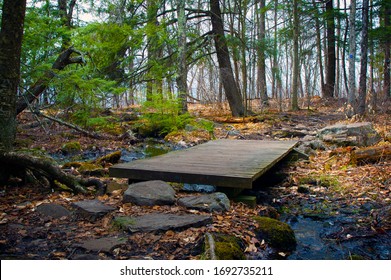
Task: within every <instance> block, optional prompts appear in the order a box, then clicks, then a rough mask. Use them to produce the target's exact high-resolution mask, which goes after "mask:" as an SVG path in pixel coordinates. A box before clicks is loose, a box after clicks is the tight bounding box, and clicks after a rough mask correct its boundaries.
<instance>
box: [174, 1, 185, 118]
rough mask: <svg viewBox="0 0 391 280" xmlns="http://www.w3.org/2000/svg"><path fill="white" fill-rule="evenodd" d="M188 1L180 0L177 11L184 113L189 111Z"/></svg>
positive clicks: (180, 84) (180, 94)
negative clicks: (186, 8)
mask: <svg viewBox="0 0 391 280" xmlns="http://www.w3.org/2000/svg"><path fill="white" fill-rule="evenodd" d="M185 7H186V1H185V0H178V2H177V12H178V49H179V54H178V56H179V58H178V76H177V80H176V81H177V86H178V97H179V99H180V101H181V112H182V114H184V113H186V112H187V61H186V53H187V49H186V13H185V12H186V11H185Z"/></svg>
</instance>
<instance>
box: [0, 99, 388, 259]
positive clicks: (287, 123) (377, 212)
mask: <svg viewBox="0 0 391 280" xmlns="http://www.w3.org/2000/svg"><path fill="white" fill-rule="evenodd" d="M312 106H313V107H315V108H317V109H316V110H301V111H299V112H284V113H280V112H278V111H277V110H275V111H273V110H270V109H269V110H267V111H266V110H265V111H263V112H262V111H261V110H258V111H259V112H258V111H256V115H255V116H252V117H248V118H232V117H230V116H229V114H227V111H226V110H222V109H219V108H217V106H206V105H192V106H191V107H190V111H191V114H192V115H193V116H196V117H197V118H205V119H208V120H210V121H213V122H214V123H215V127H214V137H215V138H217V139H219V138H231V139H259V140H263V139H267V140H286V139H288V138H289V139H297V140H302V139H303V138H304V137H305V136H306V135H301V134H297V135H295V134H292V133H290V134H289V133H288V134H287V133H286V132H287V131H288V132H291V131H292V129H293V128H295V129H297V128H303V129H306V131H308V132H310V133H311V134H312V135H314V133H315V132H316V131H317V130H319V129H321V128H323V127H325V126H327V125H331V124H334V123H337V122H345V123H349V122H350V123H351V122H353V121H352V120H349V121H348V120H346V118H345V116H344V114H343V110H342V109H341V107H340V106H339V104H332V105H330V104H325V103H322V100H320V99H319V100H315V101H314V104H312ZM132 110H133V109H132V108H129V109H127V110H121V112H114V113H115V114H123V113H127V112H131V111H132ZM356 121H357V120H356ZM363 121H369V122H371V123H372V124H373V125H374V127H375V129H376V130H377V131H378V132H379V134H380V135H381V136H382V138H383V140H382V142H381V145H389V144H390V141H391V137H390V135H391V118H390V112H384V113H379V114H377V115H376V116H368V117H366V118H364V119H363ZM33 122H34V118H33V117H32V116H31V115H30V114H29V113H25V114H22V115H21V116H20V118H19V128H18V135H17V144H18V146H19V148H23V149H29V150H32V149H39V150H41V151H44V152H45V153H47V154H49V155H51V156H52V157H53V158H55V159H56V160H58V161H60V162H59V164H63V163H64V162H66V161H71V160H74V158H72V157H67V156H64V155H63V153H62V147H63V145H64V143H67V142H70V141H77V142H79V143H80V145H81V151H79V152H78V153H77V155H76V156H77V159H78V160H86V159H91V158H94V157H97V156H101V155H105V154H107V153H110V152H114V151H117V150H121V151H130V152H129V153H130V154H133V153H138V152H140V151H141V153H142V152H143V151H145V150H143V149H144V148H145V147H146V145H147V144H146V143H147V142H146V141H147V140H144V139H139V140H138V141H134V139H132V140H129V139H126V138H125V139H122V140H113V139H107V140H97V139H92V138H89V137H85V136H81V135H80V134H79V133H77V132H75V131H73V130H72V129H68V128H66V127H64V126H61V125H59V124H57V123H51V122H50V123H44V124H42V125H38V126H29V125H27V124H30V123H33ZM125 126H126V124H125ZM209 139H210V135H209V134H208V133H206V134H205V133H194V132H184V133H183V134H181V133H178V134H173V135H171V137H169V138H166V139H165V141H164V140H162V139H159V140H158V142H157V143H159V144H162V143H163V144H165V143H167V145H168V146H170V145H171V146H175V145H182V146H191V145H196V144H199V143H202V142H205V141H207V140H209ZM148 141H150V139H149V140H148ZM148 143H149V142H148ZM148 145H149V144H148ZM351 150H352V148H351V147H335V146H327V147H326V148H322V149H319V150H316V151H314V152H313V153H312V154H311V155H310V157H309V159H308V160H300V161H297V162H295V163H293V164H288V165H284V166H281V170H282V171H281V172H282V173H283V174H284V175H285V176H284V178H283V179H282V180H281V181H278V182H273V183H272V184H271V185H269V186H264V187H263V188H259V189H256V190H254V192H253V194H254V195H256V196H257V197H258V205H257V206H256V207H255V208H250V207H248V206H246V205H244V204H242V203H235V202H231V209H230V210H229V211H227V212H224V213H213V214H212V217H213V223H212V224H211V225H208V226H203V227H200V228H189V229H186V230H182V231H173V230H169V231H162V232H151V233H134V234H129V233H125V232H123V231H122V230H118V229H117V228H115V227H113V224H112V219H113V215H114V214H118V213H120V214H126V215H129V216H138V215H141V214H147V213H194V212H195V210H188V209H185V208H183V207H181V206H177V205H174V206H136V205H133V204H123V203H122V194H123V191H124V188H126V185H127V182H126V180H124V179H117V178H109V177H107V169H108V167H109V166H110V165H107V166H105V171H106V175H105V176H104V177H101V178H100V179H101V180H103V181H105V182H106V183H107V184H118V185H122V186H124V187H123V188H119V189H117V190H114V191H112V192H110V193H106V194H104V195H102V196H99V197H95V196H94V195H92V194H88V195H84V194H77V195H75V194H72V193H69V192H65V191H59V190H53V189H52V188H50V187H47V186H40V185H37V184H32V183H23V182H22V181H20V180H18V179H17V178H15V179H14V180H13V181H12V182H10V183H9V184H7V185H6V186H0V188H1V189H0V191H1V193H0V258H1V259H199V258H200V255H201V251H202V241H203V238H204V236H205V233H207V232H212V233H213V232H214V233H226V234H230V235H235V236H237V237H239V238H240V240H241V244H242V245H243V249H244V251H245V252H246V256H247V258H253V259H264V258H295V259H349V258H354V257H357V258H363V259H391V249H390V248H391V247H390V246H391V243H390V240H391V238H390V233H391V232H390V230H391V210H390V209H389V206H390V205H391V179H390V174H391V160H390V159H388V160H387V159H385V160H378V161H376V162H373V163H368V164H363V165H355V164H351V162H350V153H351ZM72 172H74V173H77V170H72ZM175 188H176V189H177V190H178V192H177V197H178V198H179V197H183V196H186V195H188V193H186V192H182V191H180V188H179V187H178V186H175ZM94 198H97V199H99V200H100V201H102V202H104V203H105V204H106V205H109V206H113V207H115V209H116V210H115V211H114V213H111V214H108V215H106V216H105V217H103V218H102V219H99V220H97V221H83V220H78V219H75V218H74V217H72V216H64V217H62V218H59V219H54V218H50V217H48V216H43V215H41V214H40V213H38V212H37V211H36V209H37V207H38V206H39V205H41V204H44V203H54V202H55V203H56V204H59V205H62V206H64V207H65V208H67V209H72V203H73V202H76V201H81V200H84V199H94ZM273 208H275V209H276V210H277V212H278V213H279V218H280V219H281V220H283V221H285V222H287V223H288V224H290V225H291V227H292V228H293V229H294V230H295V234H296V238H297V239H298V249H297V252H296V253H295V252H293V253H292V254H290V255H287V254H286V253H284V252H274V253H273V254H267V253H265V252H267V249H268V244H266V243H265V242H264V241H262V240H257V238H256V235H255V233H254V228H255V227H256V225H255V222H254V220H253V219H252V217H253V216H256V215H259V213H260V212H262V213H265V212H267V211H270V209H273ZM196 212H197V211H196ZM309 229H311V230H312V231H311V232H310V234H311V236H309V235H308V234H307V235H306V233H305V232H308V230H309ZM316 229H318V231H314V230H316ZM113 236H115V237H116V238H117V239H118V240H121V242H119V243H118V244H116V245H115V246H111V247H110V246H109V247H110V248H109V249H99V250H88V248H86V246H85V245H83V246H81V245H80V244H85V241H86V240H91V239H100V238H104V237H113ZM107 242H109V243H110V242H112V240H109V241H107ZM306 242H307V244H306ZM87 247H88V246H87Z"/></svg>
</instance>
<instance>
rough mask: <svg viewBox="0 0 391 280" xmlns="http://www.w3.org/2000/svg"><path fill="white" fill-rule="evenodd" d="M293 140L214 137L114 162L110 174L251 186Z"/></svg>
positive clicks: (230, 185)
mask: <svg viewBox="0 0 391 280" xmlns="http://www.w3.org/2000/svg"><path fill="white" fill-rule="evenodd" d="M296 144H297V142H296V141H259V140H225V139H224V140H216V141H210V142H208V143H205V144H201V145H198V146H195V147H192V148H189V149H185V150H180V151H173V152H169V153H167V154H164V155H160V156H156V157H152V158H146V159H140V160H136V161H132V162H128V163H122V164H117V165H114V166H113V167H111V168H110V176H111V177H119V178H129V179H130V180H141V181H148V180H163V181H167V182H179V183H192V184H207V185H215V186H219V187H233V188H244V189H251V188H252V184H253V182H254V181H255V180H256V179H258V178H259V177H260V176H261V175H263V174H264V173H265V172H266V171H267V170H269V169H270V168H271V167H273V165H275V164H276V163H277V162H279V161H280V160H281V159H283V158H284V157H285V156H286V155H287V154H288V153H289V152H290V151H291V150H292V149H293V148H294V147H295V145H296Z"/></svg>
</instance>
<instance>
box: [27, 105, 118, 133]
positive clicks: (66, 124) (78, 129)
mask: <svg viewBox="0 0 391 280" xmlns="http://www.w3.org/2000/svg"><path fill="white" fill-rule="evenodd" d="M34 114H36V115H38V116H41V117H44V118H45V119H48V120H51V121H54V122H56V123H59V124H61V125H63V126H66V127H69V128H72V129H74V130H76V131H78V132H80V133H81V134H83V135H85V136H87V137H91V138H94V139H107V138H110V137H109V136H107V135H106V136H104V135H101V134H98V133H96V132H90V131H88V130H85V129H83V128H81V127H79V126H77V125H74V124H71V123H68V122H66V121H63V120H60V119H58V118H55V117H52V116H49V115H46V114H44V113H42V112H40V111H34Z"/></svg>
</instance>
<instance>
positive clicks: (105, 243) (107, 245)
mask: <svg viewBox="0 0 391 280" xmlns="http://www.w3.org/2000/svg"><path fill="white" fill-rule="evenodd" d="M125 243H126V239H124V238H121V237H118V236H108V237H103V238H98V239H89V240H86V241H84V242H82V243H81V244H79V245H78V247H81V248H83V249H86V250H87V251H93V252H106V253H110V252H111V251H112V250H113V249H115V248H116V247H118V246H120V245H123V244H125Z"/></svg>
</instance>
